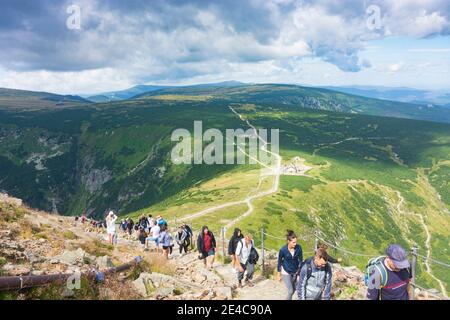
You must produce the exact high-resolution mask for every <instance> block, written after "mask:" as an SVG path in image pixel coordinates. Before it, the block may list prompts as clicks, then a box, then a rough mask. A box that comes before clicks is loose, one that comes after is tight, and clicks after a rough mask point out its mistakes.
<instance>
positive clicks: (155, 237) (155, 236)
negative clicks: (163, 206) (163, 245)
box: [145, 225, 161, 252]
mask: <svg viewBox="0 0 450 320" xmlns="http://www.w3.org/2000/svg"><path fill="white" fill-rule="evenodd" d="M160 233H161V227H160V226H158V225H155V226H154V227H153V228H151V229H150V236H149V237H147V239H145V249H147V250H148V249H149V243H150V241H155V244H156V252H158V251H159V235H160Z"/></svg>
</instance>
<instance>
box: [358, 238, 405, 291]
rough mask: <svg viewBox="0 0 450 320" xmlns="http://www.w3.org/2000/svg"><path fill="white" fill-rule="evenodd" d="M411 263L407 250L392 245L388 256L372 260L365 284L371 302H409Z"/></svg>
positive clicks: (368, 266) (387, 253) (368, 267)
mask: <svg viewBox="0 0 450 320" xmlns="http://www.w3.org/2000/svg"><path fill="white" fill-rule="evenodd" d="M411 277H412V275H411V272H410V263H409V261H408V257H407V255H406V252H405V249H403V248H402V247H401V246H400V245H398V244H391V245H390V246H389V247H388V248H387V249H386V256H382V257H378V258H374V259H371V260H370V261H369V264H368V265H367V267H366V275H365V280H366V281H365V282H366V285H367V286H368V289H367V298H368V299H369V300H409V297H410V295H409V293H408V290H409V289H410V280H411Z"/></svg>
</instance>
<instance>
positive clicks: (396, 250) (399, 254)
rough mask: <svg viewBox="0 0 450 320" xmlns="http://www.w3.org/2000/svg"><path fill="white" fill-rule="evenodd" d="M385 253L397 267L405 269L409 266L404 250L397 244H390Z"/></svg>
mask: <svg viewBox="0 0 450 320" xmlns="http://www.w3.org/2000/svg"><path fill="white" fill-rule="evenodd" d="M386 255H387V256H388V257H389V258H390V259H391V260H392V262H393V263H394V265H395V267H397V268H398V269H406V268H409V267H410V264H409V260H408V256H407V255H406V251H405V249H403V248H402V247H401V246H400V245H399V244H391V245H390V246H389V247H388V248H387V249H386Z"/></svg>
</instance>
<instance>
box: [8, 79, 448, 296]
mask: <svg viewBox="0 0 450 320" xmlns="http://www.w3.org/2000/svg"><path fill="white" fill-rule="evenodd" d="M298 90H306V91H308V92H309V94H310V95H311V92H315V94H317V96H316V97H315V98H314V99H312V100H311V99H310V98H308V99H309V100H308V99H307V98H306V97H305V96H303V95H301V94H299V93H298ZM194 91H195V92H194ZM288 91H292V92H291V93H290V94H289V92H288ZM338 95H340V94H338ZM340 98H342V99H344V98H345V99H347V96H345V95H343V96H330V93H329V92H328V91H326V90H324V91H322V90H316V91H315V90H312V89H309V88H308V89H306V88H301V87H292V86H277V87H276V88H274V87H273V86H254V87H253V88H249V87H247V88H242V86H240V87H235V88H234V87H226V88H220V87H219V88H215V89H214V91H211V89H209V88H201V87H199V88H195V89H192V88H191V89H189V90H188V89H184V90H183V91H181V92H180V91H173V90H172V91H171V90H164V91H160V92H159V93H158V94H154V95H147V96H142V97H138V98H135V99H132V100H126V101H120V102H114V103H104V104H94V105H88V106H85V107H77V108H69V109H62V110H52V109H50V110H48V109H47V110H31V111H30V110H28V112H16V111H11V110H6V111H5V110H3V111H0V190H5V191H7V192H8V193H10V194H12V195H14V196H16V197H19V198H22V199H24V201H25V202H26V203H28V204H29V205H31V206H33V207H36V208H40V209H45V210H48V211H52V210H57V211H58V212H59V213H62V214H66V215H75V214H80V213H81V212H82V211H83V210H87V212H88V213H89V214H91V215H93V216H95V217H101V216H103V215H104V213H105V211H106V210H109V209H114V210H117V211H118V212H119V214H121V215H130V216H138V215H140V214H142V213H153V214H157V213H158V214H163V215H164V216H165V217H166V218H167V219H170V220H171V221H172V219H175V218H176V219H177V221H182V220H185V221H191V222H193V223H194V225H195V228H196V229H198V228H199V227H200V226H201V225H202V224H205V223H206V224H208V225H210V227H211V228H212V229H213V230H214V231H215V232H216V233H218V232H219V230H220V228H221V227H223V226H228V232H230V230H231V229H232V228H233V227H234V226H240V227H241V228H242V229H243V230H245V231H250V232H252V233H253V234H254V235H255V239H256V241H257V244H259V237H258V236H257V235H259V234H260V230H261V228H262V227H264V228H265V229H266V232H267V233H268V234H270V235H273V236H275V237H281V238H282V237H283V235H284V233H285V231H286V229H287V228H293V229H294V230H296V231H297V233H298V234H300V235H302V237H303V238H304V239H302V241H301V243H302V244H303V245H304V246H305V250H306V251H308V249H310V248H312V245H313V242H314V239H313V233H314V232H315V231H320V232H321V235H322V237H324V238H326V240H327V241H329V242H331V243H333V244H334V245H337V246H340V247H343V248H346V249H348V250H350V251H353V252H357V253H358V252H359V253H365V254H370V255H372V254H373V255H375V254H381V253H382V252H383V249H384V248H385V246H386V245H387V244H388V243H390V242H398V243H401V244H402V245H404V246H405V247H408V248H410V247H412V246H413V245H417V246H418V247H419V253H420V254H422V255H424V256H426V255H430V256H431V257H432V258H433V259H436V260H439V261H442V262H445V263H450V254H449V243H450V231H449V230H450V216H449V214H450V213H449V211H448V210H449V208H450V197H449V193H448V192H449V191H448V190H449V189H448V181H449V172H450V124H445V123H437V122H429V121H417V120H409V119H398V118H388V117H379V116H370V115H365V114H355V112H356V111H355V112H353V111H354V109H353V108H359V109H361V110H362V111H364V113H365V112H366V111H367V112H368V113H377V112H380V113H381V112H382V111H383V112H387V111H386V110H385V109H384V105H383V103H384V102H383V103H382V102H379V101H377V100H370V99H364V98H359V97H354V98H352V99H354V100H348V99H347V100H346V101H347V102H346V103H344V102H342V101H341V102H339V101H340V100H339V99H340ZM322 99H323V100H322ZM308 101H309V102H308ZM332 101H334V102H332ZM328 103H331V105H329V104H328ZM355 103H359V104H360V105H358V106H357V107H355V106H354V104H355ZM386 103H390V102H386ZM230 106H232V108H233V109H234V110H236V112H238V113H239V114H240V115H241V116H242V117H243V119H246V120H249V121H250V123H251V124H253V125H255V126H256V127H260V128H266V129H271V128H274V129H280V155H281V156H282V158H283V165H284V166H287V165H289V164H290V163H291V162H293V161H296V160H295V159H296V158H297V159H300V160H299V161H303V162H302V163H303V165H304V166H306V167H309V170H307V171H306V172H304V173H303V174H302V175H281V176H280V186H279V188H278V189H277V190H276V192H273V193H270V192H269V193H270V194H267V195H265V196H256V195H258V194H260V193H261V192H262V191H265V190H266V191H267V190H270V189H271V188H272V186H273V182H274V176H273V174H272V175H270V174H268V175H264V174H263V175H261V172H262V171H260V169H261V168H260V166H259V165H242V166H241V165H213V166H209V165H174V164H173V163H172V162H171V160H170V152H171V149H172V148H173V146H174V143H172V142H171V141H170V135H171V133H172V131H173V130H174V129H177V128H186V129H188V130H190V131H192V129H193V122H194V121H195V120H202V121H203V127H204V131H205V130H206V129H208V128H217V129H219V130H221V131H224V130H225V129H228V128H231V129H237V128H243V129H247V128H248V127H247V125H246V123H245V122H243V121H242V120H241V119H240V118H239V117H238V116H237V115H236V114H234V113H233V112H232V111H231V109H230V108H229V107H230ZM329 106H335V107H336V106H340V109H339V108H331V109H333V111H328V110H321V109H327V108H328V107H329ZM408 106H410V105H408ZM377 108H378V109H377ZM404 108H407V105H401V104H399V105H398V110H397V111H395V112H397V113H395V114H390V115H392V116H394V115H395V116H399V115H401V112H403V111H402V110H404ZM319 109H320V110H319ZM392 110H394V109H392ZM392 110H391V109H389V110H388V111H389V112H390V113H394V112H393V111H392ZM335 111H339V112H335ZM362 111H361V113H363V112H362ZM430 112H431V111H430ZM430 114H431V113H430ZM414 116H415V115H414V114H413V113H412V117H414ZM420 116H421V117H422V116H423V114H421V115H420ZM446 117H448V113H441V120H442V119H446ZM249 196H255V198H254V199H253V200H252V201H251V204H252V206H253V207H254V210H252V211H251V212H250V213H249V214H247V215H245V216H244V217H242V215H243V214H244V213H246V212H248V210H249V208H248V205H247V204H246V203H245V199H246V197H249ZM216 206H218V207H219V208H218V209H217V210H212V211H206V213H203V211H204V210H208V209H210V208H212V207H216ZM198 213H200V214H198ZM194 214H197V215H195V216H194V217H191V216H192V215H194ZM239 218H241V220H237V221H236V219H239ZM282 244H283V240H279V239H276V238H271V237H267V239H266V245H267V246H268V247H269V248H272V249H277V248H278V247H279V246H281V245H282ZM309 251H310V250H309ZM334 254H336V255H338V256H343V258H344V261H345V262H346V263H351V264H357V265H358V266H359V267H361V268H362V267H363V266H364V264H365V262H366V261H367V257H359V256H353V255H351V254H344V255H343V254H342V252H335V253H334ZM419 268H420V269H419V273H418V276H419V280H420V283H421V284H422V285H423V286H426V287H430V288H437V289H439V288H440V287H441V286H445V288H444V290H447V291H449V289H448V288H449V285H450V275H449V272H448V270H446V269H445V268H444V267H442V266H439V265H437V264H434V263H431V264H430V265H429V266H427V265H425V264H424V263H423V260H422V259H421V262H420V264H419ZM440 281H441V282H440Z"/></svg>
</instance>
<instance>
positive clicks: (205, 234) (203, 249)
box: [197, 226, 216, 270]
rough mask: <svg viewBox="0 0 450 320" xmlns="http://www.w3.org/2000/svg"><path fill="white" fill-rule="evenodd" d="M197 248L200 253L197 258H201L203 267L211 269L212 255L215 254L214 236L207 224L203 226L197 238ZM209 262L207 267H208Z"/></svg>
mask: <svg viewBox="0 0 450 320" xmlns="http://www.w3.org/2000/svg"><path fill="white" fill-rule="evenodd" d="M197 249H198V252H199V253H200V256H199V259H202V260H203V263H204V264H205V268H208V269H209V270H211V269H212V267H213V264H214V257H215V255H216V238H215V237H214V234H213V233H212V232H211V231H209V229H208V227H207V226H203V227H202V230H201V231H200V234H199V235H198V239H197ZM208 264H209V267H208Z"/></svg>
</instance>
